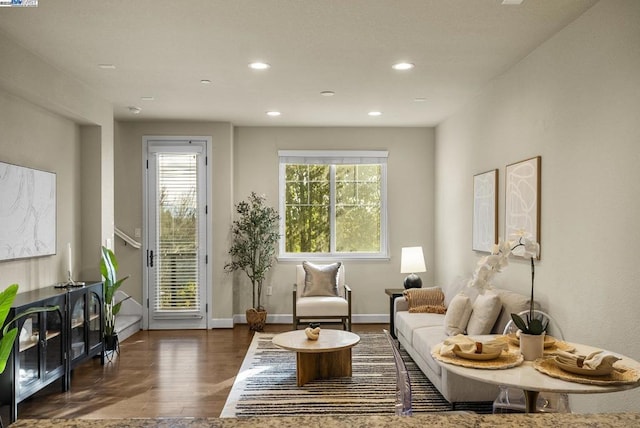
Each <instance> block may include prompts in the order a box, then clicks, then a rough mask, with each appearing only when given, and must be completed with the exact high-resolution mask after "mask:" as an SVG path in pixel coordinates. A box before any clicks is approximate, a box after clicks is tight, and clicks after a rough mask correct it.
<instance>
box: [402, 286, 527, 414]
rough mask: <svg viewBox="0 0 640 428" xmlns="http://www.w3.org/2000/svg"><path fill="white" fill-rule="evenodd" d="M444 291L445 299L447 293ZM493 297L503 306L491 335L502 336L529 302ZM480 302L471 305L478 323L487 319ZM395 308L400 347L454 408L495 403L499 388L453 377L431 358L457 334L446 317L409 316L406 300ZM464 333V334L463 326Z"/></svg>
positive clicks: (508, 295)
mask: <svg viewBox="0 0 640 428" xmlns="http://www.w3.org/2000/svg"><path fill="white" fill-rule="evenodd" d="M443 291H444V294H445V296H446V295H447V291H446V290H443ZM465 293H468V292H465ZM492 293H495V294H497V296H498V297H499V303H498V304H497V305H496V306H497V307H498V308H499V307H500V306H501V308H499V309H496V310H495V311H494V312H497V320H496V321H495V323H493V327H492V328H491V331H490V333H494V334H502V332H503V331H504V328H505V326H506V324H507V323H508V322H509V320H510V314H511V313H519V312H521V311H524V310H527V309H528V308H529V298H528V297H527V296H524V295H522V294H519V293H515V292H512V291H509V290H503V289H493V290H492ZM471 294H473V293H471ZM448 297H449V299H445V303H447V304H448V305H449V306H448V310H449V309H450V308H451V304H452V302H453V299H454V297H452V296H448ZM483 297H484V296H483ZM481 300H483V298H481V299H480V300H478V299H477V297H475V298H474V299H471V298H470V302H471V301H473V303H472V305H475V307H473V311H476V314H475V315H476V316H473V314H472V316H473V317H474V318H475V319H476V320H477V319H478V318H479V317H478V316H480V318H482V317H484V316H485V314H480V313H479V312H480V311H484V309H483V308H482V304H480V301H481ZM484 301H486V299H485V300H484ZM476 303H478V304H476ZM394 307H395V310H394V316H395V333H396V336H397V338H398V340H399V342H400V344H401V346H402V347H404V348H405V349H406V351H407V352H408V354H409V355H410V356H411V358H412V359H413V360H414V361H415V363H416V364H417V365H418V367H420V369H421V370H422V371H423V372H424V374H425V375H426V376H427V377H428V378H429V380H430V381H431V382H432V383H433V384H434V385H435V387H436V388H438V390H439V391H440V393H441V394H442V395H443V396H444V398H446V399H447V400H448V401H449V402H450V403H452V404H453V405H454V407H455V403H458V402H472V401H493V400H494V399H495V398H496V397H497V396H498V387H497V386H496V385H490V384H487V383H482V382H478V381H474V380H470V379H467V378H463V377H460V376H457V375H455V374H453V373H450V372H448V371H447V370H446V369H444V368H442V367H441V366H440V365H439V364H438V363H437V362H436V361H435V360H434V359H433V357H432V356H431V349H432V348H433V347H434V346H435V345H437V344H438V343H440V342H442V341H443V340H444V339H446V338H447V333H446V330H449V333H451V334H454V333H455V332H453V331H451V329H450V328H447V329H446V328H445V317H446V315H443V314H437V313H410V312H409V311H408V303H407V301H406V300H405V299H404V298H403V297H398V298H396V300H395V302H394ZM463 317H466V318H467V320H468V319H469V315H467V314H465V315H464V316H463ZM490 318H493V316H492V315H490ZM463 323H464V324H465V325H466V323H467V321H466V320H463ZM462 329H463V330H464V326H463V328H462ZM486 333H488V332H486Z"/></svg>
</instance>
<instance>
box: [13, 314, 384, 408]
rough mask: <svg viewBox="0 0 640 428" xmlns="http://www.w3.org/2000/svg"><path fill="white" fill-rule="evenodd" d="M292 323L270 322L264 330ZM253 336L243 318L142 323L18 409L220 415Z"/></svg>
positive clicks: (370, 327) (357, 328) (366, 328)
mask: <svg viewBox="0 0 640 428" xmlns="http://www.w3.org/2000/svg"><path fill="white" fill-rule="evenodd" d="M383 328H388V325H384V324H354V326H353V331H354V332H355V333H358V332H372V331H381V330H382V329H383ZM290 329H291V326H290V325H289V324H287V325H284V324H280V325H267V327H266V328H265V332H279V331H286V330H290ZM252 337H253V333H251V332H250V331H249V330H248V328H247V326H246V325H239V326H236V327H235V328H233V329H215V330H169V331H140V332H139V333H136V334H135V335H134V336H132V337H130V338H129V339H127V340H126V341H125V342H123V343H122V344H121V353H120V356H119V357H117V358H115V359H114V360H113V361H112V362H111V363H106V364H105V365H104V366H101V365H100V361H99V360H98V359H95V360H92V361H90V362H87V363H86V364H83V365H81V366H79V367H78V368H76V369H75V370H74V373H73V377H72V380H71V389H70V390H69V391H68V392H64V393H63V392H60V384H59V383H57V382H56V383H54V384H53V385H51V386H49V387H48V388H46V389H45V390H43V391H41V392H39V393H38V394H36V395H34V396H33V397H31V398H29V399H27V400H25V401H24V402H22V403H21V404H20V405H19V408H18V417H19V418H20V419H24V418H36V419H41V418H89V419H98V418H127V417H137V418H152V417H218V416H219V415H220V412H221V411H222V408H223V407H224V403H225V401H226V399H227V395H228V393H229V391H230V390H231V386H232V385H233V381H234V379H235V375H236V374H237V372H238V370H239V369H240V365H241V364H242V361H243V359H244V356H245V353H246V351H247V348H248V347H249V344H250V343H251V339H252ZM3 410H6V409H3ZM3 414H4V412H3ZM5 420H6V419H5Z"/></svg>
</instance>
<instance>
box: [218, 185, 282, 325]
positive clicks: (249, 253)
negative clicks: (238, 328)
mask: <svg viewBox="0 0 640 428" xmlns="http://www.w3.org/2000/svg"><path fill="white" fill-rule="evenodd" d="M235 210H236V214H237V215H238V218H237V219H236V220H234V221H233V224H232V226H231V234H232V242H231V248H229V255H230V256H231V262H229V263H227V264H226V265H225V266H224V269H225V270H226V271H227V272H234V271H237V270H241V271H243V272H245V273H246V274H247V277H248V278H249V280H250V281H251V286H252V290H253V307H252V308H250V309H247V312H246V314H247V323H248V324H249V328H250V329H251V330H253V331H262V330H263V329H264V325H265V322H266V319H267V311H266V310H265V308H264V306H262V286H263V282H264V279H265V277H266V275H267V271H268V270H269V269H270V268H271V267H272V266H273V263H274V261H275V254H276V243H277V242H278V239H280V235H279V233H278V221H279V219H280V216H278V213H277V212H276V210H275V209H273V208H272V207H269V206H267V205H266V198H265V197H264V196H260V195H257V194H256V193H255V192H251V195H249V198H248V199H247V200H246V201H242V202H239V203H238V204H237V205H236V207H235Z"/></svg>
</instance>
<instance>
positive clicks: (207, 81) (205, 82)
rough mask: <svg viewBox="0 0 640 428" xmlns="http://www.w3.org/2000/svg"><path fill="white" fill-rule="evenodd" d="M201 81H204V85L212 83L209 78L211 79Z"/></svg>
mask: <svg viewBox="0 0 640 428" xmlns="http://www.w3.org/2000/svg"><path fill="white" fill-rule="evenodd" d="M200 83H202V84H203V85H210V84H211V80H209V79H202V80H201V81H200Z"/></svg>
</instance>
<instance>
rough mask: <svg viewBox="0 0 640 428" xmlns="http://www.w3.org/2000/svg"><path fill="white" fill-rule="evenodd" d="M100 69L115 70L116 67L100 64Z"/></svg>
mask: <svg viewBox="0 0 640 428" xmlns="http://www.w3.org/2000/svg"><path fill="white" fill-rule="evenodd" d="M98 67H99V68H101V69H103V70H115V69H116V66H115V65H113V64H98Z"/></svg>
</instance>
